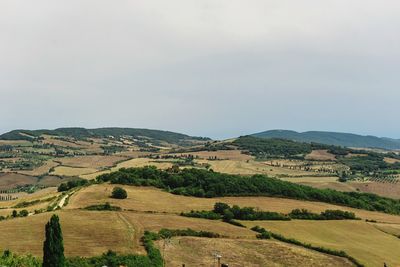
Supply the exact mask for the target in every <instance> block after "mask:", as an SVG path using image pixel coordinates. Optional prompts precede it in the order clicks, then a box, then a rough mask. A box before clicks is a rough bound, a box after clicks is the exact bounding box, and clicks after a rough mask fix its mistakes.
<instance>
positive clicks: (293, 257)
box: [158, 237, 353, 267]
mask: <svg viewBox="0 0 400 267" xmlns="http://www.w3.org/2000/svg"><path fill="white" fill-rule="evenodd" d="M158 246H159V248H160V250H161V251H162V252H163V253H164V255H165V259H166V263H167V266H182V264H183V263H185V264H186V266H216V262H215V260H214V256H213V253H214V252H215V251H218V253H220V255H222V259H221V262H222V263H226V264H229V266H233V267H240V266H249V267H256V266H273V267H278V266H304V267H308V266H311V264H312V266H322V267H325V266H331V267H336V266H343V267H345V266H353V265H352V264H351V263H350V262H348V261H347V260H345V259H343V258H339V257H334V256H329V255H325V254H321V253H318V252H314V251H312V250H307V249H304V248H301V247H296V246H292V245H288V244H285V243H281V242H277V241H261V240H257V241H255V240H245V239H207V238H195V237H178V238H173V239H172V240H171V242H170V243H168V244H166V245H165V246H164V243H163V241H159V242H158ZM244 263H245V264H244Z"/></svg>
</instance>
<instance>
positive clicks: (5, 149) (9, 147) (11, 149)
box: [0, 145, 14, 152]
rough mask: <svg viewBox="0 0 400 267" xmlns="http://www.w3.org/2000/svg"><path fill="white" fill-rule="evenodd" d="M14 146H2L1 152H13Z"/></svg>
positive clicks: (0, 147)
mask: <svg viewBox="0 0 400 267" xmlns="http://www.w3.org/2000/svg"><path fill="white" fill-rule="evenodd" d="M13 149H14V148H13V146H12V145H1V146H0V151H5V152H11V151H13Z"/></svg>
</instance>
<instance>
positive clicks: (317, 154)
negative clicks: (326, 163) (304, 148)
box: [305, 150, 336, 160]
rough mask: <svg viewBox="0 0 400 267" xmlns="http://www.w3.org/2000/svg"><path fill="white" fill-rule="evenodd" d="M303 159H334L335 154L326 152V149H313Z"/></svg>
mask: <svg viewBox="0 0 400 267" xmlns="http://www.w3.org/2000/svg"><path fill="white" fill-rule="evenodd" d="M305 159H307V160H336V157H335V155H333V154H331V153H329V152H328V150H313V151H311V153H310V154H308V155H307V156H306V157H305Z"/></svg>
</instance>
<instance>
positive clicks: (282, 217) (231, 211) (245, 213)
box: [181, 202, 357, 221]
mask: <svg viewBox="0 0 400 267" xmlns="http://www.w3.org/2000/svg"><path fill="white" fill-rule="evenodd" d="M181 216H185V217H194V218H203V219H209V220H219V219H223V220H224V221H231V220H232V219H236V220H243V221H263V220H264V221H267V220H279V221H289V220H291V219H300V220H355V219H357V218H356V215H355V214H354V213H353V212H348V211H342V210H325V211H323V212H321V213H320V214H317V213H313V212H311V211H309V210H306V209H294V210H292V211H291V212H290V213H289V214H282V213H278V212H270V211H258V210H255V208H253V207H244V208H240V207H239V206H237V205H233V206H232V207H231V206H229V205H228V204H226V203H221V202H217V203H215V205H214V209H213V210H212V211H204V210H203V211H193V210H192V211H190V212H188V213H184V212H182V213H181Z"/></svg>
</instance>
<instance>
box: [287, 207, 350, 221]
mask: <svg viewBox="0 0 400 267" xmlns="http://www.w3.org/2000/svg"><path fill="white" fill-rule="evenodd" d="M288 216H289V217H290V218H291V219H300V220H356V219H357V217H356V215H355V214H354V212H349V211H342V210H326V211H323V212H321V213H320V214H317V213H313V212H310V211H309V210H306V209H294V210H292V211H291V212H290V213H289V214H288Z"/></svg>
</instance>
